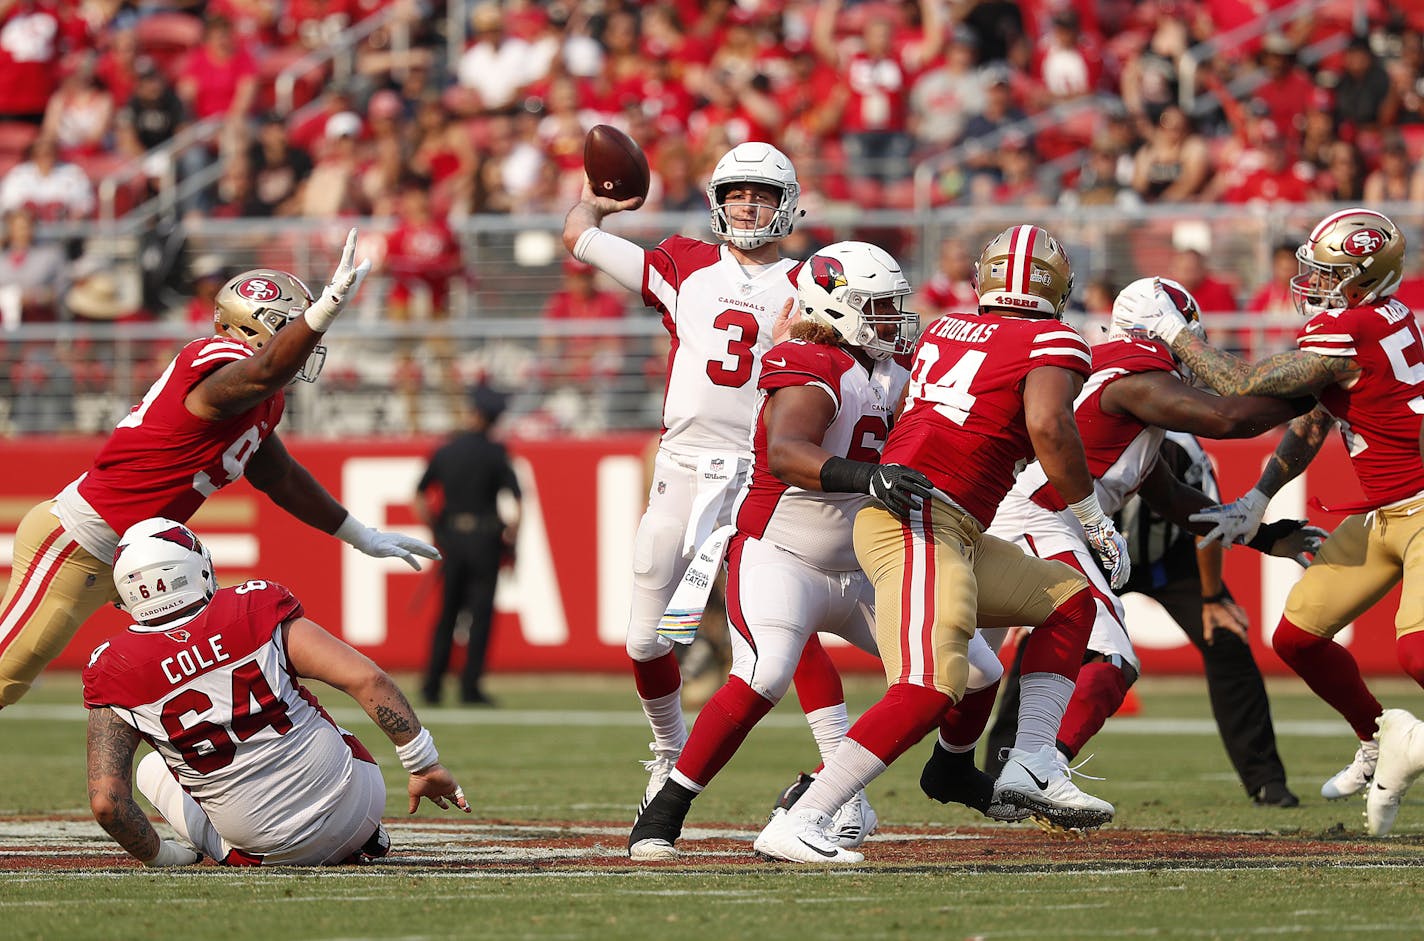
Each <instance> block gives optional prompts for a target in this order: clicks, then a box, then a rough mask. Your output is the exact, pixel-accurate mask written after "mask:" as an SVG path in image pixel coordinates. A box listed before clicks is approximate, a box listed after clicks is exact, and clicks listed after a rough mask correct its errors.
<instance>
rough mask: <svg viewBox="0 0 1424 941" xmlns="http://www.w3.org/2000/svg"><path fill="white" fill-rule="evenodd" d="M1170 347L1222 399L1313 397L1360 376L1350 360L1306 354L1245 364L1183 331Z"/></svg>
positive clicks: (1296, 352)
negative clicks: (1266, 396)
mask: <svg viewBox="0 0 1424 941" xmlns="http://www.w3.org/2000/svg"><path fill="white" fill-rule="evenodd" d="M1171 346H1172V352H1174V353H1176V354H1177V355H1178V356H1179V357H1181V359H1182V362H1184V363H1186V364H1187V366H1188V367H1190V368H1191V370H1192V372H1194V373H1196V374H1197V375H1198V376H1200V377H1201V378H1202V381H1204V382H1205V383H1206V384H1207V385H1209V386H1211V387H1212V388H1213V389H1215V390H1216V391H1217V392H1220V393H1221V394H1222V395H1273V396H1277V397H1280V398H1293V397H1295V396H1301V395H1315V394H1317V393H1319V392H1320V391H1321V390H1322V389H1324V388H1325V387H1326V386H1328V385H1331V384H1332V383H1336V382H1346V381H1349V380H1350V379H1352V378H1354V377H1355V376H1358V375H1359V374H1360V366H1359V364H1358V363H1356V362H1355V360H1353V359H1350V358H1348V357H1344V356H1321V355H1320V354H1319V353H1309V352H1306V351H1305V350H1289V351H1287V352H1284V353H1277V354H1275V355H1274V356H1268V357H1266V358H1265V359H1263V360H1261V361H1260V362H1259V363H1248V362H1247V361H1246V360H1244V359H1241V358H1240V357H1239V356H1233V355H1232V354H1230V353H1226V352H1223V351H1222V350H1218V349H1216V348H1215V347H1212V346H1208V345H1207V343H1206V341H1205V340H1202V339H1201V338H1200V337H1198V336H1196V335H1195V334H1193V333H1191V332H1190V331H1186V330H1184V331H1182V332H1181V333H1180V334H1178V335H1177V337H1176V339H1174V340H1173V341H1172V343H1171Z"/></svg>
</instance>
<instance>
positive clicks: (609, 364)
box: [540, 258, 624, 384]
mask: <svg viewBox="0 0 1424 941" xmlns="http://www.w3.org/2000/svg"><path fill="white" fill-rule="evenodd" d="M595 274H596V273H595V272H594V270H593V266H592V265H587V264H584V263H583V262H581V261H579V260H578V259H577V258H566V259H564V286H563V289H562V290H560V291H556V292H555V293H554V294H552V295H550V297H549V300H548V302H547V303H545V305H544V318H545V319H546V320H550V321H570V320H573V321H585V322H587V321H594V320H598V321H607V320H621V319H622V318H623V315H624V307H623V298H622V296H621V295H619V294H616V293H614V292H612V291H602V290H599V289H598V287H597V285H596V284H595V283H594V277H595ZM568 326H569V327H571V328H573V329H578V327H579V325H577V324H570V325H568ZM593 329H595V330H597V329H598V328H597V327H594V328H593ZM540 353H541V355H542V357H543V359H544V361H545V362H546V363H548V364H549V365H548V369H549V372H548V376H549V379H550V381H551V382H554V383H559V382H572V383H574V384H580V383H587V382H588V381H589V380H590V379H595V378H606V377H608V376H612V375H615V374H616V373H617V372H618V369H619V361H620V360H621V358H622V356H623V340H622V338H621V337H618V336H611V337H610V336H598V335H589V334H576V333H570V332H569V331H568V330H566V329H559V328H555V329H554V330H553V331H551V332H549V333H547V334H545V336H544V337H543V339H542V340H541V341H540Z"/></svg>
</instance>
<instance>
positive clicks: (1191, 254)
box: [1168, 248, 1238, 314]
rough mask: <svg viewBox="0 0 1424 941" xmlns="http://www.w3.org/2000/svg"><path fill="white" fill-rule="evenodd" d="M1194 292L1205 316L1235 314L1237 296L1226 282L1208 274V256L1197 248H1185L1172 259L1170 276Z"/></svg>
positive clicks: (1193, 294)
mask: <svg viewBox="0 0 1424 941" xmlns="http://www.w3.org/2000/svg"><path fill="white" fill-rule="evenodd" d="M1168 277H1170V278H1172V279H1173V280H1174V281H1177V282H1179V283H1180V284H1181V285H1182V287H1184V288H1186V289H1187V290H1188V291H1191V292H1192V296H1193V297H1195V298H1196V299H1197V307H1198V308H1200V309H1201V312H1202V313H1204V314H1211V313H1226V314H1234V313H1236V312H1237V310H1238V308H1237V306H1236V295H1235V294H1234V293H1233V292H1232V290H1231V287H1230V286H1229V285H1227V284H1226V282H1224V281H1219V280H1217V279H1216V278H1213V277H1212V276H1211V275H1209V274H1207V271H1206V256H1205V255H1203V254H1202V253H1201V252H1199V251H1197V250H1196V249H1195V248H1184V249H1182V250H1181V251H1179V252H1177V254H1176V255H1175V256H1174V257H1173V259H1172V273H1171V274H1170V275H1169V276H1168Z"/></svg>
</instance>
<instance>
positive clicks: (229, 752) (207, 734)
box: [84, 581, 372, 855]
mask: <svg viewBox="0 0 1424 941" xmlns="http://www.w3.org/2000/svg"><path fill="white" fill-rule="evenodd" d="M301 614H302V606H301V603H300V602H299V601H297V599H296V598H295V597H293V596H292V593H291V592H289V591H288V590H287V589H286V588H283V587H282V586H281V585H277V584H273V583H271V582H260V581H252V582H248V583H247V584H245V585H240V586H238V587H236V588H224V589H220V590H219V591H218V592H217V594H215V595H213V598H212V601H210V602H209V603H208V605H207V606H206V607H205V608H203V610H202V611H201V612H200V613H199V614H198V615H197V616H196V617H193V618H191V619H189V620H188V621H186V622H184V623H181V624H165V625H153V626H146V625H133V626H131V627H130V628H129V629H128V630H127V631H125V632H124V633H122V634H119V635H117V636H115V637H113V638H111V639H110V640H109V641H108V642H107V643H105V644H102V645H101V646H100V647H99V648H98V649H96V650H95V651H94V653H93V655H92V656H91V657H90V659H89V666H88V667H87V668H85V670H84V705H85V706H87V707H88V708H90V709H97V708H101V707H105V706H107V707H109V708H110V709H112V710H113V711H114V713H115V714H116V715H118V716H119V718H120V719H122V720H123V721H124V722H127V723H128V724H129V725H131V726H133V727H134V728H135V729H137V730H138V732H139V733H140V734H141V735H142V736H143V738H144V739H145V740H146V741H147V742H148V743H149V744H150V745H152V746H153V747H154V749H155V750H156V751H157V752H158V753H159V754H161V755H162V756H163V760H164V762H165V763H167V765H168V768H169V770H170V771H171V772H172V773H173V776H174V778H176V779H177V781H178V783H179V784H180V785H182V787H183V789H184V790H185V791H187V792H188V793H189V794H190V795H191V796H192V797H193V799H194V800H196V801H197V802H198V803H199V804H200V805H201V806H202V808H203V812H204V813H206V814H207V815H208V817H209V819H211V820H212V822H213V825H214V826H215V827H216V828H217V830H218V832H219V833H220V834H222V836H223V839H225V840H227V841H228V842H229V843H231V844H233V845H235V846H241V847H242V848H243V849H244V850H246V851H247V852H250V853H256V854H259V855H262V854H265V853H270V852H274V851H276V850H279V849H282V848H284V847H288V846H291V845H292V844H294V843H297V842H300V841H301V840H303V839H304V838H306V837H307V836H308V835H310V834H312V833H315V832H316V830H317V829H319V827H320V826H321V822H322V820H323V819H324V818H325V817H326V816H327V815H328V814H329V813H330V812H331V810H332V808H333V807H334V806H335V805H336V804H337V803H338V802H339V801H340V800H341V799H342V795H343V793H344V792H345V790H346V784H347V781H348V779H349V778H350V776H351V774H352V768H353V767H354V766H353V761H355V760H358V759H359V760H363V761H368V762H370V761H372V759H371V756H370V754H369V753H368V752H367V751H366V749H365V748H364V747H363V746H362V745H361V743H360V742H358V741H357V740H356V739H355V737H354V736H352V735H351V734H350V733H349V732H347V731H346V730H345V729H342V728H340V727H339V726H337V725H336V723H335V722H333V721H332V720H331V718H330V717H329V716H328V715H327V714H326V712H325V710H323V709H322V708H321V706H320V704H318V703H317V701H316V697H314V696H313V695H312V694H311V693H310V692H308V691H307V690H306V689H305V688H304V687H303V686H302V685H301V684H300V682H299V681H298V678H297V675H296V672H295V671H294V670H293V668H292V664H291V662H290V660H289V659H288V657H287V651H286V648H285V646H284V645H283V642H282V625H283V624H284V623H286V622H288V621H291V620H293V619H295V618H297V617H300V616H301Z"/></svg>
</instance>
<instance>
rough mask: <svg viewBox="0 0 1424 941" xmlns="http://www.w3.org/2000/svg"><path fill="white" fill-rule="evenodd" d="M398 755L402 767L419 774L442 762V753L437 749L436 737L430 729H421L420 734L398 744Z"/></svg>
mask: <svg viewBox="0 0 1424 941" xmlns="http://www.w3.org/2000/svg"><path fill="white" fill-rule="evenodd" d="M396 757H397V758H399V759H400V763H401V767H402V768H404V769H405V770H406V771H408V772H409V773H411V774H417V773H419V772H421V771H424V770H425V769H426V768H429V767H431V766H433V765H438V764H439V763H440V753H439V752H437V751H436V750H435V739H433V738H431V737H430V730H429V729H421V730H420V734H419V735H417V736H416V737H415V738H413V739H411V740H410V741H408V742H406V743H405V744H404V745H397V746H396Z"/></svg>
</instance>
